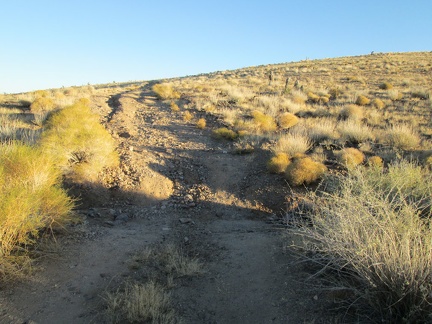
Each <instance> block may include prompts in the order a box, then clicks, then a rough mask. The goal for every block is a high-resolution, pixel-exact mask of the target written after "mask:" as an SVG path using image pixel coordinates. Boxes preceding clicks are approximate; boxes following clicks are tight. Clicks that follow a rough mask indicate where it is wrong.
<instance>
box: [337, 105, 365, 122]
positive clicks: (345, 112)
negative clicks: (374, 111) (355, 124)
mask: <svg viewBox="0 0 432 324" xmlns="http://www.w3.org/2000/svg"><path fill="white" fill-rule="evenodd" d="M363 115H364V110H363V107H361V106H358V105H348V106H346V107H345V108H344V109H342V110H341V112H340V113H339V116H340V117H341V118H343V119H355V120H361V119H362V118H363Z"/></svg>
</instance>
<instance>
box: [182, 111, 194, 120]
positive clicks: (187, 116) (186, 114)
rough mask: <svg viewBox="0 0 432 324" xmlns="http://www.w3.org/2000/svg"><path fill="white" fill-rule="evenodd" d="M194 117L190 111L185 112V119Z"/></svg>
mask: <svg viewBox="0 0 432 324" xmlns="http://www.w3.org/2000/svg"><path fill="white" fill-rule="evenodd" d="M192 119H193V115H192V114H191V113H190V112H189V111H185V112H184V113H183V120H184V121H185V122H188V121H191V120H192Z"/></svg>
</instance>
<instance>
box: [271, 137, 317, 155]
mask: <svg viewBox="0 0 432 324" xmlns="http://www.w3.org/2000/svg"><path fill="white" fill-rule="evenodd" d="M311 147H312V142H311V140H310V139H309V137H308V136H307V135H305V134H302V133H288V134H283V135H281V136H280V137H279V139H278V140H277V142H276V144H275V146H274V147H273V151H274V152H275V153H286V154H288V156H294V155H296V154H297V153H301V154H303V153H305V152H307V151H308V150H309V149H310V148H311Z"/></svg>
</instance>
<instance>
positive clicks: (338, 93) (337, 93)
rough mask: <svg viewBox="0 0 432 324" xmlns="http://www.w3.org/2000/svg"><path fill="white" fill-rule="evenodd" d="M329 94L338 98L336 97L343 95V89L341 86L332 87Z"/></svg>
mask: <svg viewBox="0 0 432 324" xmlns="http://www.w3.org/2000/svg"><path fill="white" fill-rule="evenodd" d="M329 95H330V98H331V99H332V100H336V99H338V98H339V97H340V96H342V95H343V90H342V89H340V88H331V89H330V90H329Z"/></svg>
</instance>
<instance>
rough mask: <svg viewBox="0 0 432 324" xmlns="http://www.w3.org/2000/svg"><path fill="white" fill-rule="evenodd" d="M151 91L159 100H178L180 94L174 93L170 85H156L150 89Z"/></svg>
mask: <svg viewBox="0 0 432 324" xmlns="http://www.w3.org/2000/svg"><path fill="white" fill-rule="evenodd" d="M152 90H153V91H154V92H155V93H156V95H157V97H158V98H159V99H164V100H165V99H179V98H180V93H178V92H177V91H175V90H174V89H173V87H172V85H171V84H168V83H158V84H155V85H154V86H153V87H152Z"/></svg>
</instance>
